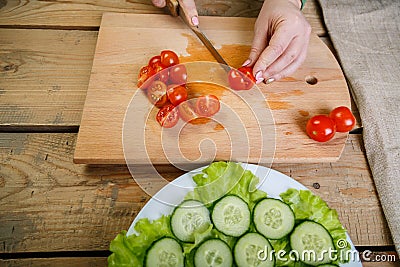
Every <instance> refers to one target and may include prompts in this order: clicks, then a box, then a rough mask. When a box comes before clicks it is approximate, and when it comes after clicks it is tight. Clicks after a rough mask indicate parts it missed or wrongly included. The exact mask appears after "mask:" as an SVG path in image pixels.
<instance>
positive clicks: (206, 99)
mask: <svg viewBox="0 0 400 267" xmlns="http://www.w3.org/2000/svg"><path fill="white" fill-rule="evenodd" d="M219 109H220V103H219V99H218V97H216V96H215V95H205V96H200V97H199V98H197V100H196V105H195V112H196V113H197V115H199V116H202V117H211V116H213V115H215V114H216V113H217V112H218V111H219Z"/></svg>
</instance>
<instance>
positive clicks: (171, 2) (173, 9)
mask: <svg viewBox="0 0 400 267" xmlns="http://www.w3.org/2000/svg"><path fill="white" fill-rule="evenodd" d="M166 4H167V7H168V10H169V12H170V13H171V16H173V17H178V16H179V2H178V0H167V1H166Z"/></svg>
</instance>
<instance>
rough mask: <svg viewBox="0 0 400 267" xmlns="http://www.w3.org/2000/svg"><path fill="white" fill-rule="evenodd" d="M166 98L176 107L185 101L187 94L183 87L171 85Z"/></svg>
mask: <svg viewBox="0 0 400 267" xmlns="http://www.w3.org/2000/svg"><path fill="white" fill-rule="evenodd" d="M167 96H168V99H169V101H170V102H171V104H172V105H174V106H178V105H179V104H180V103H182V102H183V101H186V99H187V96H188V94H187V91H186V88H185V87H184V86H182V85H176V84H173V85H170V86H168V89H167Z"/></svg>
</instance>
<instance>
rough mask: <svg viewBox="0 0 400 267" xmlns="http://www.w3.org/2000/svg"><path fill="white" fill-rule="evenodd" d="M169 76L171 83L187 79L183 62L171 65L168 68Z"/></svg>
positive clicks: (182, 81) (184, 81) (183, 81)
mask: <svg viewBox="0 0 400 267" xmlns="http://www.w3.org/2000/svg"><path fill="white" fill-rule="evenodd" d="M169 78H170V80H171V82H172V83H175V84H184V83H186V80H187V72H186V67H185V65H183V64H178V65H175V66H172V67H171V68H170V69H169Z"/></svg>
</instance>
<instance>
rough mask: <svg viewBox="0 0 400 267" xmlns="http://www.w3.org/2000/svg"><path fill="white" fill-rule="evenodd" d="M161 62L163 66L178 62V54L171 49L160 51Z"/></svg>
mask: <svg viewBox="0 0 400 267" xmlns="http://www.w3.org/2000/svg"><path fill="white" fill-rule="evenodd" d="M161 64H163V65H164V67H170V66H173V65H176V64H179V58H178V55H177V54H175V52H174V51H171V50H163V51H161Z"/></svg>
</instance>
